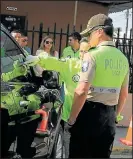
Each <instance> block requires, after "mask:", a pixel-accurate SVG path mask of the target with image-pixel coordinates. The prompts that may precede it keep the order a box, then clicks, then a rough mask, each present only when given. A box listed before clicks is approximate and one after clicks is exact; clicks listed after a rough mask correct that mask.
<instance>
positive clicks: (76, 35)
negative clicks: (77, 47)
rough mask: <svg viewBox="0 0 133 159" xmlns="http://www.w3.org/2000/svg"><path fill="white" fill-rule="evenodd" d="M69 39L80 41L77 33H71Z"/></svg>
mask: <svg viewBox="0 0 133 159" xmlns="http://www.w3.org/2000/svg"><path fill="white" fill-rule="evenodd" d="M69 37H73V38H74V39H75V40H78V41H80V40H81V35H80V33H78V32H73V33H71V34H70V35H69Z"/></svg>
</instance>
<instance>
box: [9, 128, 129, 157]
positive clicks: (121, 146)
mask: <svg viewBox="0 0 133 159" xmlns="http://www.w3.org/2000/svg"><path fill="white" fill-rule="evenodd" d="M127 130H128V129H127V128H117V129H116V136H115V141H114V147H113V148H114V149H117V150H115V151H113V153H112V155H111V158H132V152H131V150H130V151H127V150H128V149H129V147H128V146H126V145H124V144H122V143H121V142H120V141H119V139H120V138H124V137H125V136H126V133H127ZM37 142H39V140H38V139H37ZM12 149H13V145H12V146H11V149H10V150H12ZM122 149H123V150H124V149H125V150H126V151H125V152H124V151H123V150H122ZM42 151H43V153H44V151H46V149H45V148H43V149H42Z"/></svg>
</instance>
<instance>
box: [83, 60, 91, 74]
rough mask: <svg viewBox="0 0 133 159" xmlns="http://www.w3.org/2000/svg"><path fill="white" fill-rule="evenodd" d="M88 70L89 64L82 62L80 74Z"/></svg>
mask: <svg viewBox="0 0 133 159" xmlns="http://www.w3.org/2000/svg"><path fill="white" fill-rule="evenodd" d="M88 68H89V62H88V61H83V63H82V72H86V71H87V70H88Z"/></svg>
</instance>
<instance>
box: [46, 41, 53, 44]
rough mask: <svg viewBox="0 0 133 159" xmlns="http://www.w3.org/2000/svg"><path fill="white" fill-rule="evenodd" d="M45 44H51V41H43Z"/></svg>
mask: <svg viewBox="0 0 133 159" xmlns="http://www.w3.org/2000/svg"><path fill="white" fill-rule="evenodd" d="M45 43H46V44H53V42H52V41H45Z"/></svg>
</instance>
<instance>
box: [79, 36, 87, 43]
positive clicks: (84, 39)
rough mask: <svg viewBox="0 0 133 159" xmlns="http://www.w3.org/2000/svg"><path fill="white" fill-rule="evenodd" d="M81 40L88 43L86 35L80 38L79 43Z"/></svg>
mask: <svg viewBox="0 0 133 159" xmlns="http://www.w3.org/2000/svg"><path fill="white" fill-rule="evenodd" d="M82 42H86V43H88V39H87V38H86V37H84V38H82V39H81V40H80V44H81V43H82Z"/></svg>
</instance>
